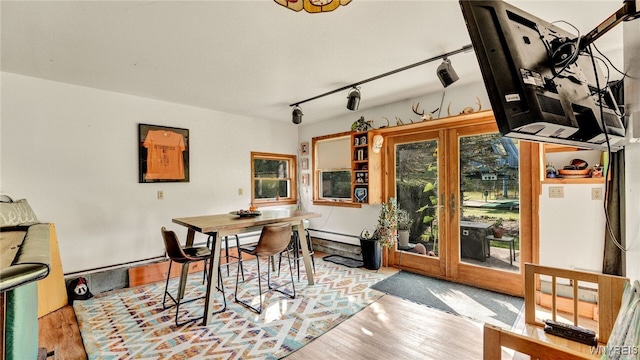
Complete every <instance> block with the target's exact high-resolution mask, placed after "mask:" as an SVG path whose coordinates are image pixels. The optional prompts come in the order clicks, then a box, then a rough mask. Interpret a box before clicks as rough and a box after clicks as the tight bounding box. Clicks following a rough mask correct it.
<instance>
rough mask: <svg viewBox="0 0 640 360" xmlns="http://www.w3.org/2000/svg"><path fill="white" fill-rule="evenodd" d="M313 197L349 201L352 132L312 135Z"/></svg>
mask: <svg viewBox="0 0 640 360" xmlns="http://www.w3.org/2000/svg"><path fill="white" fill-rule="evenodd" d="M312 148H313V184H314V189H313V201H314V204H316V205H323V204H325V205H326V204H327V203H328V202H331V205H336V203H338V204H343V205H344V206H347V205H346V204H351V203H352V202H351V174H352V172H351V156H350V154H351V132H345V133H340V134H333V135H329V136H322V137H318V138H313V141H312Z"/></svg>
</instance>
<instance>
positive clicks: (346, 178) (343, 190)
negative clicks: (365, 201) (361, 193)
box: [319, 169, 351, 200]
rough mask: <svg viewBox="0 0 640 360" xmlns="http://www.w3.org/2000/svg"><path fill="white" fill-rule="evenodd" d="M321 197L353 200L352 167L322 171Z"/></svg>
mask: <svg viewBox="0 0 640 360" xmlns="http://www.w3.org/2000/svg"><path fill="white" fill-rule="evenodd" d="M319 185H320V194H321V195H320V197H321V198H323V199H327V200H333V199H336V200H351V169H349V170H325V171H320V184H319Z"/></svg>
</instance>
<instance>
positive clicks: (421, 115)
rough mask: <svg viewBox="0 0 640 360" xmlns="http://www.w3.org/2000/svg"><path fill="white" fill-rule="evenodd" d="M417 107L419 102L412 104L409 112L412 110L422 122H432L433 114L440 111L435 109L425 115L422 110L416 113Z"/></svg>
mask: <svg viewBox="0 0 640 360" xmlns="http://www.w3.org/2000/svg"><path fill="white" fill-rule="evenodd" d="M419 107H420V103H419V102H418V103H415V104H413V106H411V110H413V113H414V114H416V115H419V116H420V118H421V119H422V121H427V120H432V119H433V114H435V112H436V111H438V110H440V108H436V109H435V110H433V111H432V112H430V113H426V114H425V112H424V110H422V112H419V111H418V108H419Z"/></svg>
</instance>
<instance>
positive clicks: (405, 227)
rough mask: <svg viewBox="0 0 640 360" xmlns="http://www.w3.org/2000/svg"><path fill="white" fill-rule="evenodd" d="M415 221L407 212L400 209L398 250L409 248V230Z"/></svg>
mask: <svg viewBox="0 0 640 360" xmlns="http://www.w3.org/2000/svg"><path fill="white" fill-rule="evenodd" d="M412 223H413V219H412V218H411V217H410V216H409V213H408V212H407V210H404V209H398V248H399V249H407V248H408V247H409V228H410V227H411V224H412Z"/></svg>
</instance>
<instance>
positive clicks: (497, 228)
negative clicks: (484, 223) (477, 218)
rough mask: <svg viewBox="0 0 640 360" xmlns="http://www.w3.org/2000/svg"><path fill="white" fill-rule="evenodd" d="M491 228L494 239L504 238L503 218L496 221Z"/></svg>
mask: <svg viewBox="0 0 640 360" xmlns="http://www.w3.org/2000/svg"><path fill="white" fill-rule="evenodd" d="M491 226H492V227H491V231H492V232H493V237H494V238H496V239H500V238H502V235H504V227H502V219H501V218H498V219H496V221H494V222H493V224H492V225H491Z"/></svg>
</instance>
